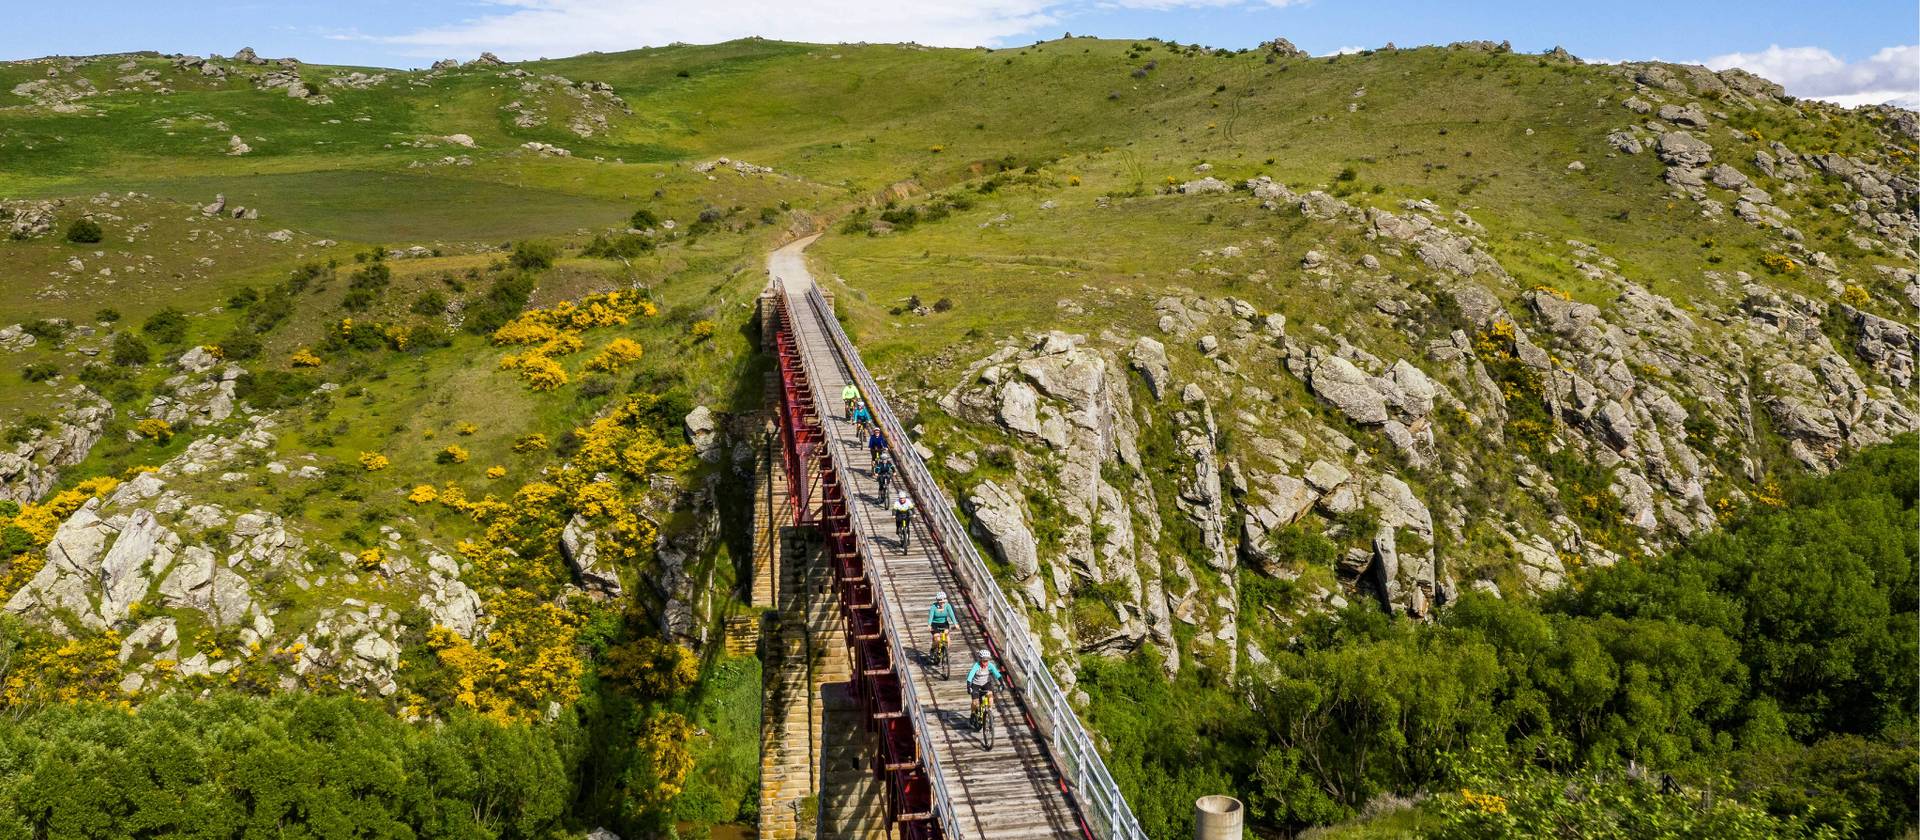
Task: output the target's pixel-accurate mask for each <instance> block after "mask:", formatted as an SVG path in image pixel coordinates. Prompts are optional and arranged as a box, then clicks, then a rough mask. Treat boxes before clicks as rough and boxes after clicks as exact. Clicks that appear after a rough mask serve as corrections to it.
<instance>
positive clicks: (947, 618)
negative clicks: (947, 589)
mask: <svg viewBox="0 0 1920 840" xmlns="http://www.w3.org/2000/svg"><path fill="white" fill-rule="evenodd" d="M927 623H928V624H931V625H933V626H935V627H939V626H942V625H946V624H952V623H953V605H952V604H934V605H933V606H931V607H929V608H927Z"/></svg>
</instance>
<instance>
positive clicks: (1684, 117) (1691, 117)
mask: <svg viewBox="0 0 1920 840" xmlns="http://www.w3.org/2000/svg"><path fill="white" fill-rule="evenodd" d="M1660 119H1663V120H1666V121H1667V122H1670V123H1673V124H1675V125H1684V126H1686V127H1688V128H1706V127H1707V112H1705V111H1702V110H1700V103H1698V102H1689V103H1687V106H1686V107H1684V108H1682V107H1680V106H1678V105H1662V106H1660Z"/></svg>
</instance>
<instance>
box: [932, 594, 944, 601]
mask: <svg viewBox="0 0 1920 840" xmlns="http://www.w3.org/2000/svg"><path fill="white" fill-rule="evenodd" d="M933 600H935V601H945V600H947V593H945V592H935V593H933Z"/></svg>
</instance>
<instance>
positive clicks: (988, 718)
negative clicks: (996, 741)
mask: <svg viewBox="0 0 1920 840" xmlns="http://www.w3.org/2000/svg"><path fill="white" fill-rule="evenodd" d="M980 743H981V744H983V745H985V746H986V748H987V749H993V701H991V700H989V701H987V702H985V703H982V704H980Z"/></svg>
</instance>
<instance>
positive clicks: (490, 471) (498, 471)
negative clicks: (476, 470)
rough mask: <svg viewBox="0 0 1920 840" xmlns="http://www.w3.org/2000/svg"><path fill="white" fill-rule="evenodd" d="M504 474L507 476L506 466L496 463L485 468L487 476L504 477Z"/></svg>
mask: <svg viewBox="0 0 1920 840" xmlns="http://www.w3.org/2000/svg"><path fill="white" fill-rule="evenodd" d="M506 476H507V468H506V467H502V466H497V465H496V466H491V467H488V468H487V477H488V478H505V477H506Z"/></svg>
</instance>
